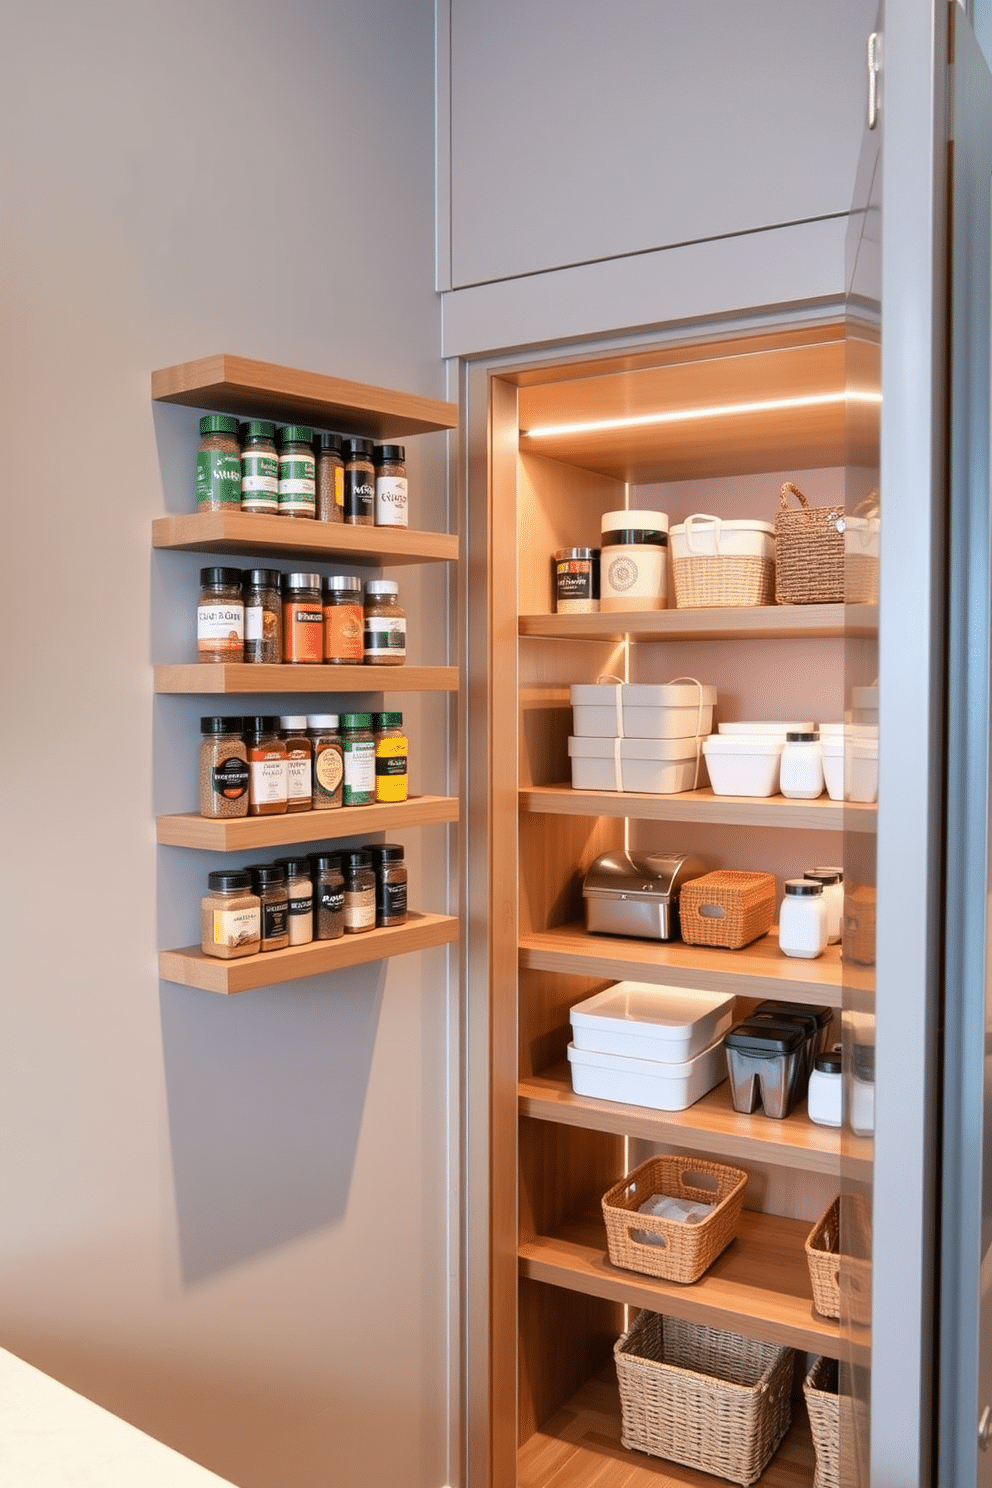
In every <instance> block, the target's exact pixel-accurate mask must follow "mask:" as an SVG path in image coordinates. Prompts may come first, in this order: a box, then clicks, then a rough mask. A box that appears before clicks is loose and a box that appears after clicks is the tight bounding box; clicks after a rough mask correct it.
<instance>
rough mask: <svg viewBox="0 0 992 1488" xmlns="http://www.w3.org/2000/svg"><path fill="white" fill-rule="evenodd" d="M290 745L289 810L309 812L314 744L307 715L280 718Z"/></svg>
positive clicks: (281, 730)
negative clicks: (309, 737)
mask: <svg viewBox="0 0 992 1488" xmlns="http://www.w3.org/2000/svg"><path fill="white" fill-rule="evenodd" d="M279 734H280V737H281V739H282V742H283V743H284V744H285V746H286V801H287V805H286V810H287V811H309V810H310V807H311V804H312V797H313V781H312V778H311V772H312V768H313V745H312V744H311V743H310V740H309V739H308V738H307V720H306V714H304V713H301V714H298V715H294V716H292V717H288V718H280V719H279Z"/></svg>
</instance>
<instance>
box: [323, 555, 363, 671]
mask: <svg viewBox="0 0 992 1488" xmlns="http://www.w3.org/2000/svg"><path fill="white" fill-rule="evenodd" d="M323 596H324V660H325V661H326V662H328V663H329V664H330V665H331V666H354V665H355V664H356V663H360V662H361V661H362V657H363V655H364V639H363V637H364V626H365V612H364V610H363V608H362V581H361V579H353V578H350V577H349V576H348V575H347V574H331V576H330V578H329V579H325V580H324V583H323Z"/></svg>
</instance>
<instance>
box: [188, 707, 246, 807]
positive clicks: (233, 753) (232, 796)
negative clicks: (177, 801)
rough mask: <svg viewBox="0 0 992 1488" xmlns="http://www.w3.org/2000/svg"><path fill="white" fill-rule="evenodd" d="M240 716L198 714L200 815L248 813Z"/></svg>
mask: <svg viewBox="0 0 992 1488" xmlns="http://www.w3.org/2000/svg"><path fill="white" fill-rule="evenodd" d="M243 728H244V720H243V719H242V718H231V717H225V718H201V719H200V734H201V736H202V742H201V744H200V815H201V816H209V817H237V816H247V815H248V750H247V748H246V747H245V743H244V740H243V739H242V737H241V732H242V729H243Z"/></svg>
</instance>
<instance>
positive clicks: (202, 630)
mask: <svg viewBox="0 0 992 1488" xmlns="http://www.w3.org/2000/svg"><path fill="white" fill-rule="evenodd" d="M244 655H245V606H244V600H243V599H242V598H241V570H240V568H201V569H200V598H199V600H198V601H197V605H196V659H197V661H211V662H225V661H244Z"/></svg>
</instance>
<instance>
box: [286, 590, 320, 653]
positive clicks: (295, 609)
mask: <svg viewBox="0 0 992 1488" xmlns="http://www.w3.org/2000/svg"><path fill="white" fill-rule="evenodd" d="M282 611H283V621H282V623H283V644H284V646H285V656H286V660H287V661H304V662H319V661H323V659H324V611H323V610H322V609H321V608H319V607H316V608H314V607H310V606H307V605H301V604H295V603H293V602H289V603H287V604H284V605H283V607H282Z"/></svg>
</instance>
